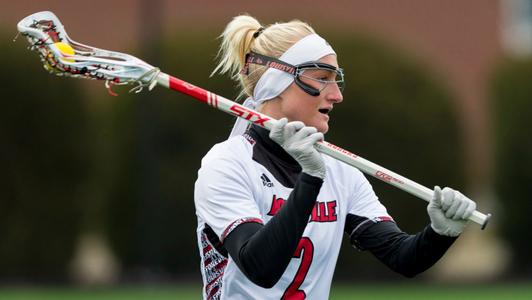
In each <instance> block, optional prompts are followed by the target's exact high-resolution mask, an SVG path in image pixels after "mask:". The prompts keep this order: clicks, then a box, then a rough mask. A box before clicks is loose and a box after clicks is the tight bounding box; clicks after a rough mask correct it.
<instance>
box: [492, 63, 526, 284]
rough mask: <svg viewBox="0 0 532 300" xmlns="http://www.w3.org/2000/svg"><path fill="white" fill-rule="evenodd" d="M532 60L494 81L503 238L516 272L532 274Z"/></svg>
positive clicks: (504, 69)
mask: <svg viewBox="0 0 532 300" xmlns="http://www.w3.org/2000/svg"><path fill="white" fill-rule="evenodd" d="M530 78H532V60H531V59H527V60H507V61H505V62H503V63H502V64H501V66H500V67H499V69H498V70H497V72H496V74H495V76H494V80H493V103H492V104H493V106H492V107H493V113H494V118H495V124H496V141H497V142H496V172H495V175H496V188H497V193H498V197H499V199H501V201H500V203H501V205H502V206H503V211H504V214H503V224H502V225H503V226H502V231H503V234H502V237H503V238H505V239H506V240H507V241H508V242H510V245H511V247H512V248H513V249H512V250H513V254H514V257H513V262H514V264H513V267H514V268H513V270H515V271H516V274H517V273H526V274H528V275H530V274H532V258H531V257H530V253H531V252H532V242H530V239H529V238H528V237H529V235H530V233H529V231H528V230H529V228H530V227H532V220H531V219H530V213H531V212H532V201H530V199H532V185H531V184H530V182H531V181H532V175H531V174H530V170H531V169H532V138H531V136H530V132H529V131H528V130H530V128H532V118H531V116H532V101H531V98H532V85H531V84H530Z"/></svg>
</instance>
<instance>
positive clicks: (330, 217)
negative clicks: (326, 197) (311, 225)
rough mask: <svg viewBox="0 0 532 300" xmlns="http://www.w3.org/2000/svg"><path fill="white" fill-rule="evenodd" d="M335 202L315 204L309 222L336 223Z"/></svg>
mask: <svg viewBox="0 0 532 300" xmlns="http://www.w3.org/2000/svg"><path fill="white" fill-rule="evenodd" d="M336 205H337V204H336V200H334V201H328V202H316V204H314V208H313V209H312V214H311V215H310V221H309V222H321V223H323V222H336V221H337V220H338V216H337V215H336Z"/></svg>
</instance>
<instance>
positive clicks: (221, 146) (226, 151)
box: [201, 135, 253, 166]
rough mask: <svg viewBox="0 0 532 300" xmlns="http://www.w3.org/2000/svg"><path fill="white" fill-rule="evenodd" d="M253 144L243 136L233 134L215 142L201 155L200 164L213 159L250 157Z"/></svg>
mask: <svg viewBox="0 0 532 300" xmlns="http://www.w3.org/2000/svg"><path fill="white" fill-rule="evenodd" d="M252 148H253V144H252V143H250V142H249V141H248V140H247V139H246V138H245V137H244V136H241V135H239V136H234V137H231V138H229V139H227V140H225V141H223V142H220V143H217V144H215V145H214V146H212V147H211V149H210V150H209V151H208V152H207V154H205V156H204V157H203V159H202V161H201V164H202V166H204V165H206V164H208V163H210V162H213V161H225V160H229V161H231V160H236V161H243V160H246V159H247V158H249V159H251V155H252V151H253V150H252Z"/></svg>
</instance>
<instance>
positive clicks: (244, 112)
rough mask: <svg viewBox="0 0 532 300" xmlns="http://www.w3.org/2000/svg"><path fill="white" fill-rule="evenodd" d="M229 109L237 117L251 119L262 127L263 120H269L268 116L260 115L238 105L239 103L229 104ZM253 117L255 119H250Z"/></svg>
mask: <svg viewBox="0 0 532 300" xmlns="http://www.w3.org/2000/svg"><path fill="white" fill-rule="evenodd" d="M230 110H231V111H232V112H234V113H235V114H236V115H237V116H239V117H242V118H244V119H246V120H249V121H252V122H253V123H255V124H258V125H260V126H262V127H264V126H265V124H264V122H266V121H269V120H270V118H267V117H261V116H260V115H259V114H258V113H256V112H254V111H252V110H249V109H247V108H245V107H243V106H240V105H237V104H235V105H233V106H231V108H230ZM253 117H256V118H257V119H256V120H252V119H253Z"/></svg>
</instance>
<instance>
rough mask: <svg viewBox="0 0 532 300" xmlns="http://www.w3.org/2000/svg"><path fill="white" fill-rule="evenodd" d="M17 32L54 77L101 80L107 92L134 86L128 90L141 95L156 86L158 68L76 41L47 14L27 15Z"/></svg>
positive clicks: (43, 12)
mask: <svg viewBox="0 0 532 300" xmlns="http://www.w3.org/2000/svg"><path fill="white" fill-rule="evenodd" d="M17 29H18V31H19V32H20V34H22V35H23V36H25V37H26V38H27V39H28V42H29V43H30V46H29V49H30V50H33V51H36V52H37V53H38V54H39V56H40V58H41V61H42V62H43V64H44V68H45V69H46V70H48V71H49V72H50V73H53V74H55V75H58V76H68V77H78V78H89V79H96V80H104V81H105V83H106V86H107V87H108V89H109V91H110V93H112V91H111V90H110V88H111V85H116V84H120V85H122V84H134V85H136V86H135V87H134V88H133V89H132V90H131V91H135V92H140V91H141V90H142V89H143V88H144V87H148V88H149V89H150V90H151V89H152V88H153V87H154V86H155V84H156V83H157V76H158V75H159V73H160V71H159V69H158V68H155V67H153V66H151V65H149V64H147V63H146V62H144V61H142V60H140V59H138V58H136V57H134V56H131V55H128V54H125V53H120V52H115V51H109V50H104V49H99V48H95V47H91V46H87V45H84V44H81V43H77V42H75V41H74V40H72V39H70V38H69V36H68V34H67V33H66V31H65V28H64V26H63V24H61V21H59V18H57V16H56V15H55V14H54V13H52V12H50V11H42V12H38V13H35V14H32V15H30V16H27V17H26V18H24V19H22V20H21V21H20V22H19V23H18V25H17ZM65 44H66V45H65ZM65 49H67V50H68V51H65ZM112 94H113V93H112Z"/></svg>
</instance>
